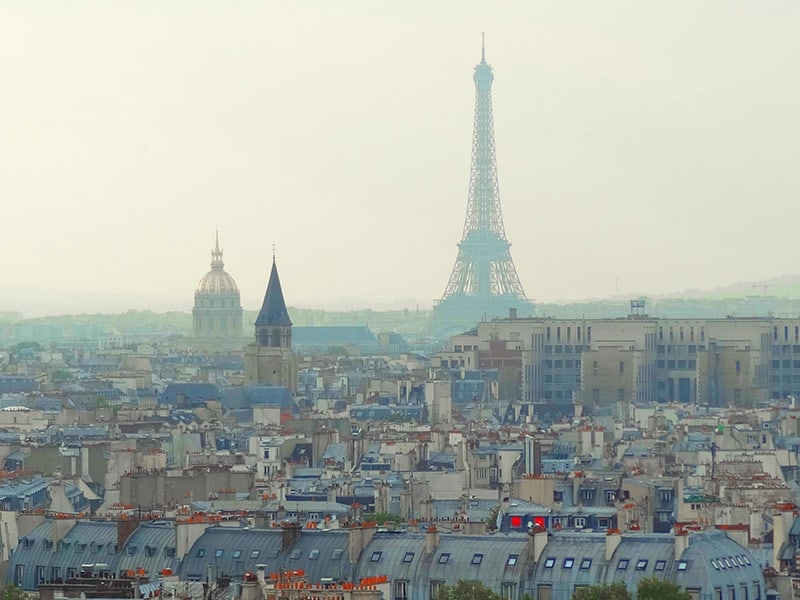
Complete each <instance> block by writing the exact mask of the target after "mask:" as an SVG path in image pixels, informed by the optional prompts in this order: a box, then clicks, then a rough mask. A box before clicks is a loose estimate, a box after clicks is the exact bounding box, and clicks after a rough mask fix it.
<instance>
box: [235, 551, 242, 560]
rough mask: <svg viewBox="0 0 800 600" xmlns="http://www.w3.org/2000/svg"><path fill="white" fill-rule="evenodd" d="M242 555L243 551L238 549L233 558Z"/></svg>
mask: <svg viewBox="0 0 800 600" xmlns="http://www.w3.org/2000/svg"><path fill="white" fill-rule="evenodd" d="M241 555H242V551H241V550H238V549H237V550H234V551H233V558H239V557H240V556H241Z"/></svg>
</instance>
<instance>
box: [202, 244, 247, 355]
mask: <svg viewBox="0 0 800 600" xmlns="http://www.w3.org/2000/svg"><path fill="white" fill-rule="evenodd" d="M192 316H193V317H194V335H195V337H197V338H206V339H208V338H212V339H226V338H228V339H234V338H239V337H241V336H242V302H241V298H240V296H239V287H238V286H237V285H236V282H235V281H234V280H233V277H231V276H230V275H229V274H228V273H226V272H225V263H224V262H222V250H220V248H219V232H217V237H216V245H215V246H214V249H213V250H212V251H211V270H210V271H209V272H208V273H206V274H205V275H203V277H202V279H200V283H198V284H197V290H196V291H195V293H194V308H193V309H192Z"/></svg>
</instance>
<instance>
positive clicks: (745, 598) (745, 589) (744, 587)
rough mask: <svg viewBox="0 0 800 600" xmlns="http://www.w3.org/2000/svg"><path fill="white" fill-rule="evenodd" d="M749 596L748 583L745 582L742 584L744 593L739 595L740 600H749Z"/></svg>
mask: <svg viewBox="0 0 800 600" xmlns="http://www.w3.org/2000/svg"><path fill="white" fill-rule="evenodd" d="M747 596H748V594H747V584H746V583H743V584H742V593H741V595H740V597H739V600H747Z"/></svg>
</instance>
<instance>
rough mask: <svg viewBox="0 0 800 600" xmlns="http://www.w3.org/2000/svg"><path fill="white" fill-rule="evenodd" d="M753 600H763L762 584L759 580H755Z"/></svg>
mask: <svg viewBox="0 0 800 600" xmlns="http://www.w3.org/2000/svg"><path fill="white" fill-rule="evenodd" d="M753 600H761V584H760V583H759V582H758V581H754V582H753Z"/></svg>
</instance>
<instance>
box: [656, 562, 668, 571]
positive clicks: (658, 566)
mask: <svg viewBox="0 0 800 600" xmlns="http://www.w3.org/2000/svg"><path fill="white" fill-rule="evenodd" d="M666 568H667V561H665V560H657V561H656V566H655V568H654V570H656V571H663V570H664V569H666Z"/></svg>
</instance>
